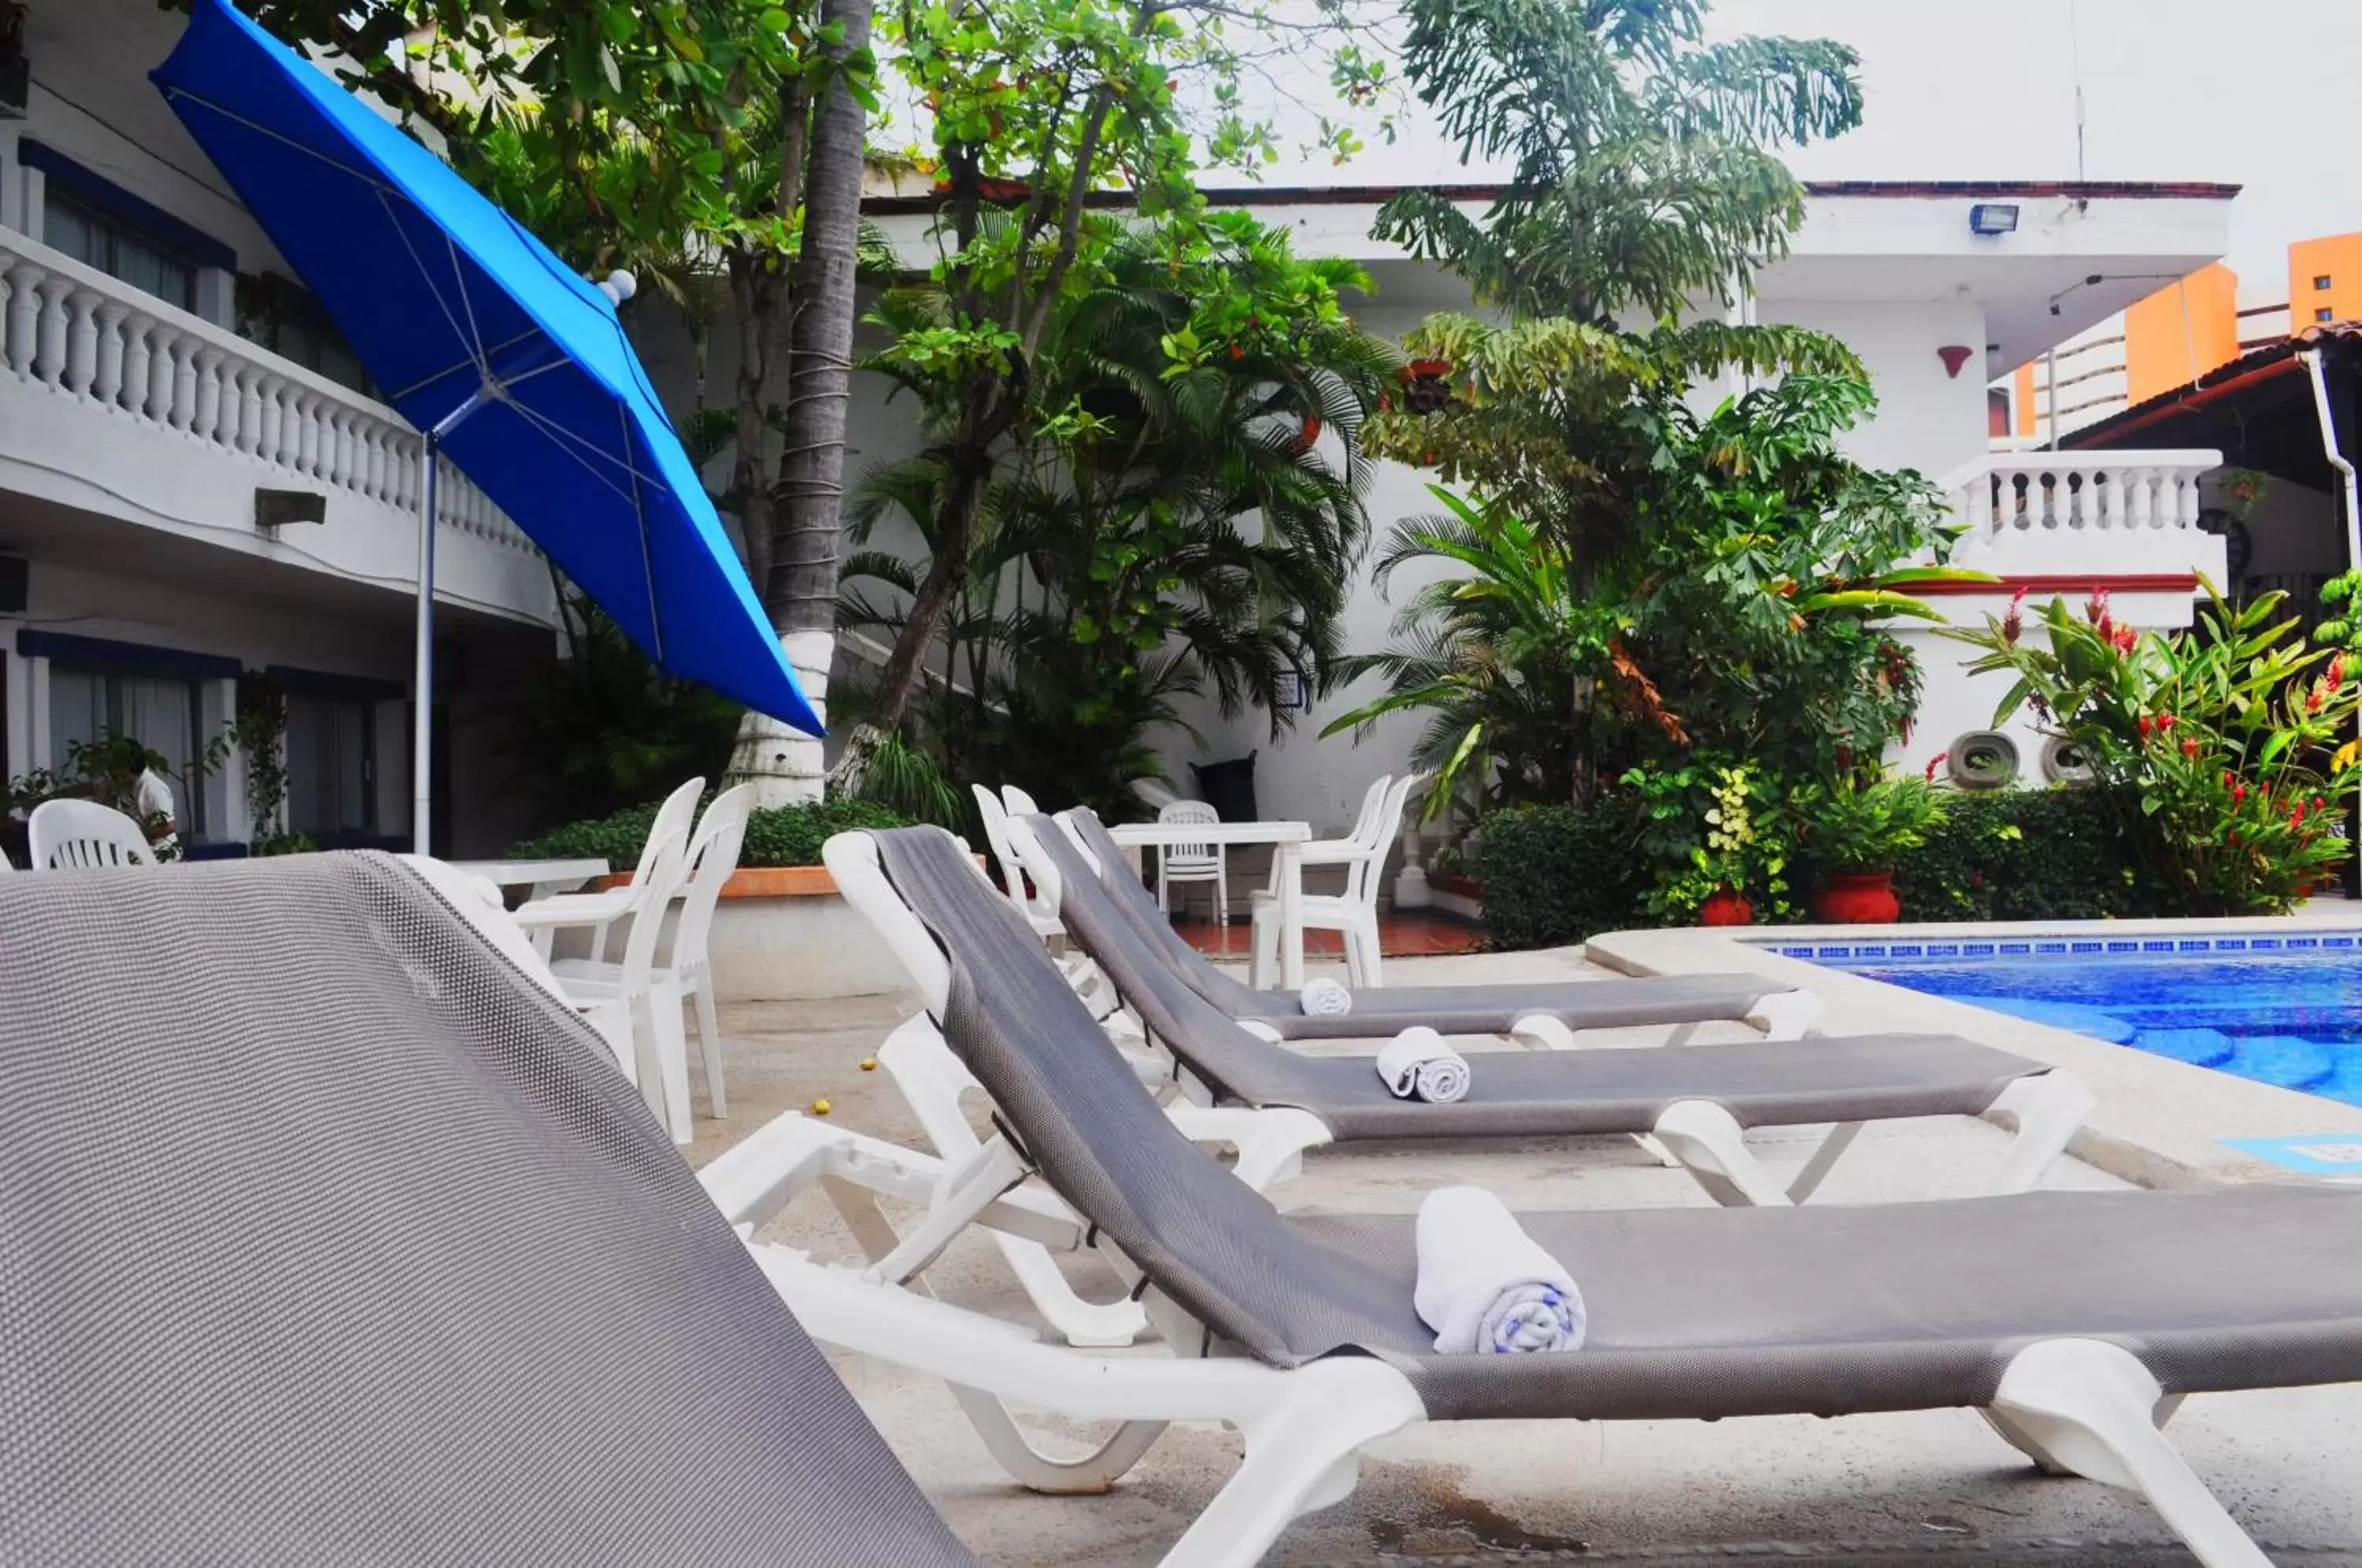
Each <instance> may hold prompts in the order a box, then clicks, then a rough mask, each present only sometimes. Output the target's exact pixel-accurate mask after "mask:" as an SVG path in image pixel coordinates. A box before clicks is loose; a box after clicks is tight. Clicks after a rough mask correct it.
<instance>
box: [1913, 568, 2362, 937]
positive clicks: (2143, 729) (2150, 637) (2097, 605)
mask: <svg viewBox="0 0 2362 1568" xmlns="http://www.w3.org/2000/svg"><path fill="white" fill-rule="evenodd" d="M2204 586H2205V589H2206V594H2207V603H2206V604H2205V606H2204V607H2203V608H2202V609H2201V611H2200V612H2199V615H2198V624H2197V625H2196V626H2195V627H2193V628H2191V629H2190V630H2186V631H2177V632H2173V633H2171V634H2169V635H2159V634H2158V633H2155V632H2142V631H2139V630H2137V629H2136V628H2135V627H2132V626H2130V625H2128V624H2125V623H2124V622H2122V621H2119V620H2118V619H2117V618H2116V615H2115V610H2114V606H2113V605H2112V604H2111V603H2110V602H2109V600H2108V596H2107V594H2106V592H2105V591H2098V592H2094V593H2093V594H2092V597H2091V598H2090V599H2089V600H2087V601H2086V602H2084V604H2083V606H2082V613H2081V614H2080V615H2079V614H2077V613H2074V612H2073V611H2070V609H2069V608H2068V606H2067V605H2066V603H2065V602H2064V601H2062V600H2057V599H2054V600H2053V601H2052V602H2051V603H2050V606H2049V608H2048V610H2047V612H2046V613H2044V614H2043V616H2042V618H2041V621H2040V623H2039V627H2038V632H2039V635H2030V634H2033V633H2035V632H2036V630H2037V628H2036V627H2035V626H2032V625H2028V624H2025V622H2024V620H2023V619H2022V617H2023V614H2024V613H2023V611H2022V609H2021V608H2020V607H2019V606H2018V605H2017V604H2015V603H2013V604H2012V606H2011V608H2010V612H2009V613H2008V614H2007V615H2006V616H1996V615H1988V616H1987V617H1986V618H1985V624H1984V625H1983V626H1982V627H1981V628H1970V627H1960V628H1956V629H1951V630H1948V631H1946V632H1943V633H1942V634H1940V635H1945V636H1948V637H1951V638H1953V639H1954V640H1956V641H1959V642H1964V643H1967V644H1969V645H1970V646H1972V647H1974V648H1976V649H1978V650H1979V654H1980V657H1977V658H1976V659H1975V660H1973V661H1972V662H1971V663H1970V667H1969V668H1970V669H1971V670H1972V671H1975V672H1977V673H1980V674H1982V673H2006V674H2010V675H2013V676H2014V677H2015V681H2014V684H2013V685H2012V686H2011V687H2010V689H2009V690H2008V692H2007V694H2006V695H2005V696H2004V697H2003V700H2002V702H2001V706H2000V709H1999V711H1998V712H1997V713H1996V714H1995V716H1994V723H1996V724H1999V723H2003V722H2004V721H2006V720H2007V719H2009V718H2010V717H2011V716H2012V715H2013V714H2014V713H2015V712H2017V711H2018V710H2019V709H2020V708H2021V707H2031V708H2032V709H2033V710H2034V712H2036V714H2037V715H2039V716H2040V717H2041V719H2042V721H2043V724H2044V727H2045V728H2046V729H2047V730H2049V731H2050V732H2051V733H2053V734H2059V735H2062V736H2064V737H2066V738H2067V739H2068V740H2070V741H2071V742H2073V743H2074V744H2075V745H2077V746H2078V747H2080V748H2081V751H2082V752H2083V754H2084V756H2087V757H2089V758H2090V759H2091V763H2092V772H2093V775H2094V778H2095V781H2096V783H2097V785H2098V787H2099V788H2101V789H2103V790H2106V791H2107V792H2108V793H2109V795H2110V797H2111V799H2112V800H2114V801H2115V802H2116V803H2117V807H2118V809H2119V810H2120V811H2121V812H2123V813H2124V815H2125V826H2126V829H2127V834H2128V837H2129V840H2130V842H2132V843H2134V844H2136V845H2141V846H2142V847H2143V851H2144V853H2145V854H2146V855H2147V856H2148V857H2149V858H2150V859H2151V861H2152V862H2153V863H2154V866H2155V868H2156V870H2157V871H2158V873H2159V875H2160V877H2161V878H2162V879H2163V881H2164V883H2165V885H2166V886H2168V887H2170V888H2173V889H2177V890H2178V891H2179V892H2180V895H2181V896H2182V897H2183V899H2185V900H2187V904H2188V908H2189V911H2190V912H2191V913H2192V914H2262V913H2270V912H2277V911H2284V910H2286V909H2287V908H2288V907H2289V906H2290V904H2292V903H2294V902H2295V901H2296V900H2298V899H2300V898H2301V897H2303V896H2304V894H2305V893H2306V892H2307V891H2309V890H2310V889H2312V886H2313V885H2314V884H2315V883H2316V882H2317V881H2319V880H2320V879H2321V878H2323V876H2325V875H2327V874H2328V873H2329V872H2330V871H2331V870H2332V868H2334V867H2335V865H2336V864H2337V862H2338V861H2339V859H2340V858H2341V857H2342V856H2344V855H2345V852H2346V845H2345V839H2344V837H2343V836H2342V834H2343V831H2344V828H2343V824H2344V822H2345V809H2346V806H2347V804H2348V802H2349V801H2350V800H2351V798H2352V795H2353V791H2354V789H2355V786H2356V783H2357V782H2362V767H2357V756H2356V747H2355V746H2353V745H2346V744H2345V738H2346V737H2347V736H2348V735H2350V734H2353V733H2354V719H2355V714H2356V710H2357V707H2362V663H2357V664H2356V668H2352V669H2349V668H2347V665H2348V659H2347V657H2346V656H2345V653H2344V652H2343V651H2342V650H2335V649H2331V648H2326V647H2315V646H2309V645H2308V643H2307V640H2306V638H2305V636H2304V634H2303V633H2302V632H2301V630H2299V628H2298V623H2297V622H2296V621H2295V620H2293V619H2291V618H2288V617H2285V616H2284V615H2282V613H2281V611H2282V604H2283V601H2284V599H2285V595H2282V594H2279V593H2267V594H2259V595H2257V597H2256V598H2255V599H2252V600H2250V601H2248V602H2246V603H2245V604H2239V605H2234V604H2232V603H2230V602H2228V601H2226V600H2224V598H2223V596H2222V594H2221V593H2220V592H2219V591H2216V589H2215V587H2214V585H2213V583H2212V582H2206V583H2205V584H2204Z"/></svg>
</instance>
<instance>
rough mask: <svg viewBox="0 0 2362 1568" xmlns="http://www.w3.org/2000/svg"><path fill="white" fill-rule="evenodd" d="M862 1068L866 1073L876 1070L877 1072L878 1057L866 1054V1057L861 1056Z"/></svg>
mask: <svg viewBox="0 0 2362 1568" xmlns="http://www.w3.org/2000/svg"><path fill="white" fill-rule="evenodd" d="M861 1070H862V1071H863V1072H865V1073H874V1072H876V1071H877V1057H875V1056H864V1057H862V1058H861Z"/></svg>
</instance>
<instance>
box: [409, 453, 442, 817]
mask: <svg viewBox="0 0 2362 1568" xmlns="http://www.w3.org/2000/svg"><path fill="white" fill-rule="evenodd" d="M440 434H441V431H440V428H439V427H438V428H437V429H436V430H430V431H428V432H427V433H426V472H425V480H424V482H422V483H421V484H420V485H419V487H418V493H419V502H418V628H417V634H416V635H417V640H418V646H417V648H416V650H415V651H416V656H417V660H418V663H417V667H416V670H415V673H414V676H413V680H414V687H413V690H414V692H415V693H416V695H415V697H414V700H413V701H412V703H411V726H412V728H411V739H410V848H411V853H412V854H414V855H431V854H433V853H434V850H433V848H432V845H433V844H434V840H433V839H432V838H431V837H430V836H429V834H430V832H431V830H432V827H433V812H434V801H433V796H434V790H432V789H431V788H430V787H429V783H428V781H429V780H430V779H432V778H434V777H435V766H434V764H435V753H434V748H435V512H436V493H435V492H436V469H440V468H441V467H442V463H441V461H440V458H441V454H442V445H443V444H442V442H441V441H440V440H439V439H437V437H438V436H439V435H440Z"/></svg>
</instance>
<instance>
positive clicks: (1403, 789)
mask: <svg viewBox="0 0 2362 1568" xmlns="http://www.w3.org/2000/svg"><path fill="white" fill-rule="evenodd" d="M1418 781H1419V776H1418V774H1416V773H1406V774H1404V775H1403V776H1402V777H1401V778H1381V779H1380V780H1378V782H1377V783H1376V784H1374V785H1373V786H1372V787H1371V790H1370V793H1371V795H1372V796H1373V797H1374V798H1375V801H1376V809H1375V810H1374V811H1368V810H1367V808H1368V806H1369V804H1370V802H1369V801H1364V802H1363V806H1364V809H1365V811H1367V819H1366V820H1365V821H1363V823H1360V824H1358V825H1357V826H1356V827H1355V828H1354V830H1353V842H1354V844H1355V845H1357V846H1358V847H1360V848H1362V849H1363V851H1365V853H1364V854H1363V856H1361V857H1360V858H1359V859H1357V860H1355V861H1353V863H1352V865H1350V866H1348V867H1346V869H1345V897H1346V899H1347V900H1348V901H1350V902H1352V903H1357V904H1359V905H1361V906H1362V907H1363V909H1367V910H1375V909H1376V908H1377V907H1378V890H1379V884H1380V881H1381V878H1382V877H1383V875H1384V873H1385V868H1386V856H1387V855H1388V853H1389V852H1391V851H1392V850H1393V848H1394V846H1395V839H1396V837H1397V836H1398V835H1399V834H1401V832H1402V814H1403V805H1404V802H1406V801H1408V800H1409V799H1410V792H1411V790H1413V789H1414V788H1416V787H1417V786H1418Z"/></svg>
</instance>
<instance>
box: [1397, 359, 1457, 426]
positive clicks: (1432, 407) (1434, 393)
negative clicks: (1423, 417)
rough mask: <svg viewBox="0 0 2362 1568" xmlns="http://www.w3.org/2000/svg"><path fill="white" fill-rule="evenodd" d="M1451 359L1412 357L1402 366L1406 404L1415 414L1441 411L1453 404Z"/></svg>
mask: <svg viewBox="0 0 2362 1568" xmlns="http://www.w3.org/2000/svg"><path fill="white" fill-rule="evenodd" d="M1450 375H1451V360H1449V359H1413V360H1412V361H1411V362H1410V363H1409V364H1407V365H1405V366H1404V367H1403V370H1402V380H1403V407H1404V408H1405V409H1407V410H1408V411H1409V412H1410V413H1412V414H1441V413H1442V412H1443V411H1444V410H1445V409H1447V408H1450V407H1451V381H1449V380H1447V379H1446V378H1448V377H1449V376H1450Z"/></svg>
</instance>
